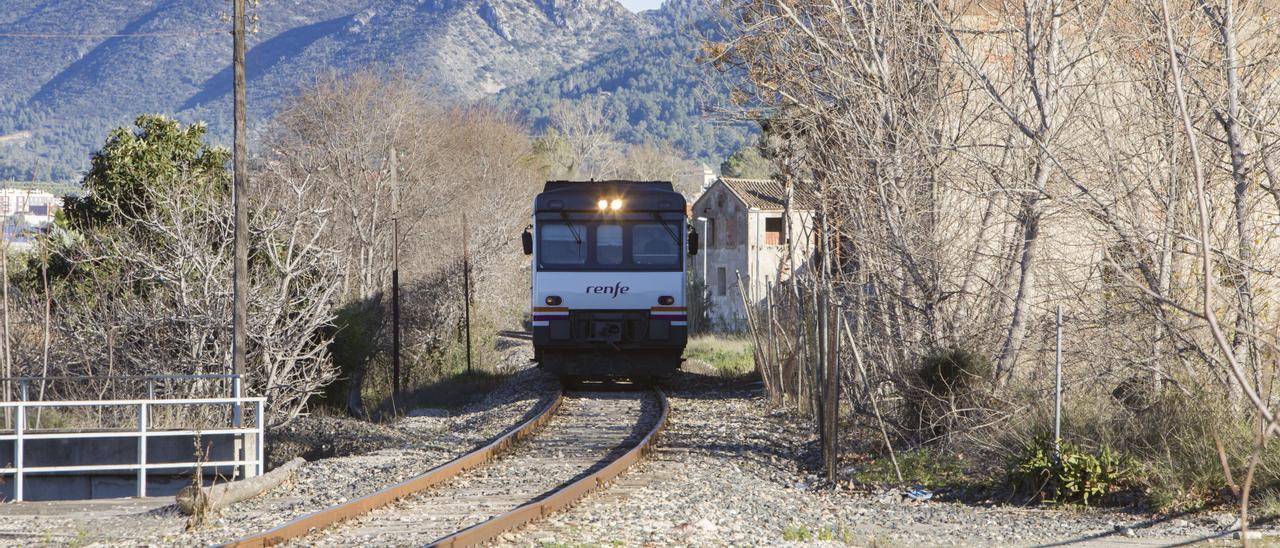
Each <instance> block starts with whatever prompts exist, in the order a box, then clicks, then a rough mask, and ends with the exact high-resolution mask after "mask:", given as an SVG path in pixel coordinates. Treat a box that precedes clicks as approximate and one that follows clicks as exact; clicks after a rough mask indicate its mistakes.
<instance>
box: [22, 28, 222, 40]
mask: <svg viewBox="0 0 1280 548" xmlns="http://www.w3.org/2000/svg"><path fill="white" fill-rule="evenodd" d="M215 34H227V31H225V30H209V31H203V32H190V31H183V32H176V31H173V32H132V33H125V34H74V33H39V32H0V38H49V39H66V38H70V39H76V38H182V37H188V36H190V37H197V36H213V35H215Z"/></svg>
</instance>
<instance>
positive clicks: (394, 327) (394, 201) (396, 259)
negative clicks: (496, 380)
mask: <svg viewBox="0 0 1280 548" xmlns="http://www.w3.org/2000/svg"><path fill="white" fill-rule="evenodd" d="M388 163H390V164H391V395H392V399H395V398H399V397H400V176H399V174H398V173H397V172H396V149H395V147H391V155H390V157H389V158H388Z"/></svg>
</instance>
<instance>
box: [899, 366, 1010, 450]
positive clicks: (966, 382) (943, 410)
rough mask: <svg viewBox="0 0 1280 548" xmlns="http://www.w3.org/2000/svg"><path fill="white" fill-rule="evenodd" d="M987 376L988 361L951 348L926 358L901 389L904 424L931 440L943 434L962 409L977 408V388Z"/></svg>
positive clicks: (960, 417) (961, 416) (989, 372)
mask: <svg viewBox="0 0 1280 548" xmlns="http://www.w3.org/2000/svg"><path fill="white" fill-rule="evenodd" d="M990 375H991V364H990V362H989V361H988V360H987V359H986V358H985V357H983V356H981V355H979V354H977V353H974V352H970V351H968V350H964V349H959V348H950V349H945V350H937V351H934V352H933V353H931V354H929V355H927V356H925V357H924V359H922V360H921V362H920V367H919V368H917V369H916V371H915V372H914V375H911V376H910V377H909V378H908V379H907V380H906V383H905V385H906V386H905V387H904V390H903V396H904V397H905V398H906V413H907V417H906V419H907V420H906V422H907V425H908V426H909V427H911V428H912V429H914V430H916V431H917V432H919V433H921V434H926V435H929V436H932V437H936V436H941V435H944V434H946V433H947V432H949V431H950V430H951V429H952V428H953V427H954V426H955V424H956V422H957V421H958V420H960V419H962V418H963V417H964V415H965V414H966V411H963V410H964V409H973V408H975V407H977V405H975V404H976V403H978V401H977V400H978V394H979V391H978V390H976V388H977V387H978V386H979V385H981V384H982V383H983V382H985V381H986V379H988V378H990Z"/></svg>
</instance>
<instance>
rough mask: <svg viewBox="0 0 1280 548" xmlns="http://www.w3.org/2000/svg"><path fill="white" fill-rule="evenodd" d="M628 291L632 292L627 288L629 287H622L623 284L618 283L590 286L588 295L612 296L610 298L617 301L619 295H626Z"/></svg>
mask: <svg viewBox="0 0 1280 548" xmlns="http://www.w3.org/2000/svg"><path fill="white" fill-rule="evenodd" d="M628 291H631V288H630V287H627V286H625V285H622V282H618V283H616V284H613V285H589V286H587V293H588V294H591V293H595V294H600V295H610V296H611V297H610V298H612V299H616V298H618V295H626V294H627V292H628Z"/></svg>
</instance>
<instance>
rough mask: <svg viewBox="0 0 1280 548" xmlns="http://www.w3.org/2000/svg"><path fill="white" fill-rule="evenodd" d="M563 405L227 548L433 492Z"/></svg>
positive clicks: (271, 540)
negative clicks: (470, 448) (407, 475)
mask: <svg viewBox="0 0 1280 548" xmlns="http://www.w3.org/2000/svg"><path fill="white" fill-rule="evenodd" d="M563 401H564V391H563V390H562V391H560V392H559V393H558V394H556V397H555V399H553V400H552V401H551V403H549V404H547V406H546V407H545V408H543V409H542V411H541V412H539V413H538V415H537V416H535V417H533V418H531V419H529V420H527V421H525V422H523V423H521V424H520V425H519V426H518V427H516V428H515V429H514V430H511V431H510V432H507V433H506V434H503V435H502V436H501V437H499V438H498V439H496V440H494V441H493V442H491V443H489V444H488V445H485V446H484V447H481V448H480V449H477V450H475V451H472V452H470V453H467V454H465V455H462V456H460V457H458V458H456V459H453V460H451V461H449V462H447V463H445V464H442V465H440V466H437V467H435V468H432V469H431V470H429V471H427V472H425V473H423V474H421V475H418V476H415V477H412V478H409V479H407V480H405V481H402V482H400V483H397V484H395V485H392V486H390V487H387V488H385V489H382V490H380V491H377V492H375V493H371V494H368V495H365V496H363V497H360V498H358V499H355V500H352V501H350V502H345V503H342V504H339V505H337V506H332V507H329V508H326V509H324V510H319V511H317V512H313V513H311V514H307V515H305V516H302V517H299V518H297V519H294V520H293V521H290V522H288V523H285V524H283V525H280V526H279V527H276V528H274V529H271V530H269V531H265V532H262V533H257V534H253V535H250V536H247V537H242V538H240V539H237V540H234V541H231V542H228V543H226V544H224V545H223V546H227V547H257V546H274V545H276V544H280V543H282V542H285V541H287V540H290V539H295V538H299V537H302V536H305V535H308V534H310V533H313V532H316V531H319V530H321V529H324V528H326V527H329V526H331V525H334V524H336V523H339V522H342V521H346V520H348V519H351V518H354V517H357V516H360V515H363V514H366V513H368V512H370V511H372V510H374V509H376V508H380V507H382V506H386V505H388V504H391V503H392V502H395V501H397V500H399V499H402V498H404V497H406V496H409V495H412V494H414V493H417V492H419V491H423V490H426V489H429V488H431V487H432V486H435V485H437V484H440V483H442V482H444V481H446V480H448V479H450V478H453V477H454V476H457V475H458V474H461V473H462V472H465V471H467V470H470V469H472V468H475V467H477V466H480V465H482V464H485V463H487V462H489V461H490V460H493V459H494V458H495V457H497V456H498V455H499V454H501V453H503V452H504V451H506V450H507V449H509V448H510V447H511V446H513V445H515V444H516V443H517V442H519V441H520V440H523V439H524V438H526V437H528V436H530V435H532V434H533V433H534V432H535V431H537V430H538V428H540V427H541V426H542V425H543V424H546V422H547V421H548V420H551V416H552V415H554V414H555V412H556V410H557V409H559V408H560V404H561V402H563Z"/></svg>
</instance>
